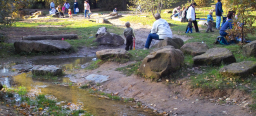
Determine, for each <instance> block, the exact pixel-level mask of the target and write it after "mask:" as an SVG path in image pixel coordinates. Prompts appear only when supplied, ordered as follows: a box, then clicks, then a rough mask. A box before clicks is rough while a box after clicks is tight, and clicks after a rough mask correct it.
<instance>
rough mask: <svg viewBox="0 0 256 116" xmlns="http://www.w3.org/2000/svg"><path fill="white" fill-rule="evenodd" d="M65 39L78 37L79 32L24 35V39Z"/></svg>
mask: <svg viewBox="0 0 256 116" xmlns="http://www.w3.org/2000/svg"><path fill="white" fill-rule="evenodd" d="M62 38H64V39H78V36H77V34H60V35H29V36H23V37H22V40H62Z"/></svg>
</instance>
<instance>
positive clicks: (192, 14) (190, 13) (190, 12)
mask: <svg viewBox="0 0 256 116" xmlns="http://www.w3.org/2000/svg"><path fill="white" fill-rule="evenodd" d="M195 6H196V3H192V4H191V6H190V7H189V8H188V11H187V19H188V20H189V19H191V20H192V23H193V24H194V27H195V30H196V32H199V29H198V26H197V21H196V13H195ZM187 28H188V27H187ZM186 31H187V29H186Z"/></svg>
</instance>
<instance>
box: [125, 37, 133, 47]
mask: <svg viewBox="0 0 256 116" xmlns="http://www.w3.org/2000/svg"><path fill="white" fill-rule="evenodd" d="M132 46H133V37H132V35H129V36H127V37H126V47H125V50H127V51H128V50H132Z"/></svg>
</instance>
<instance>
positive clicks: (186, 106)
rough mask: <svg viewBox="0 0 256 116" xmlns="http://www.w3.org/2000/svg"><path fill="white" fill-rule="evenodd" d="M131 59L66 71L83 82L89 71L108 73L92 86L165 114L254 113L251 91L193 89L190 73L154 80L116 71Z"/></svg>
mask: <svg viewBox="0 0 256 116" xmlns="http://www.w3.org/2000/svg"><path fill="white" fill-rule="evenodd" d="M133 63H134V62H128V63H124V64H119V63H115V62H106V63H104V64H102V65H101V66H100V67H99V68H97V69H95V70H87V71H84V70H76V71H73V72H68V71H67V72H66V74H70V75H72V76H70V77H69V78H70V80H71V81H72V82H75V83H77V84H79V85H83V84H86V82H87V81H86V80H85V78H84V77H86V76H88V75H90V74H98V75H106V76H109V80H108V81H106V82H104V83H101V84H100V86H95V87H94V88H95V89H97V90H99V91H103V92H106V93H117V92H118V95H119V96H121V97H124V98H134V99H135V100H138V101H141V102H142V104H143V105H145V106H146V107H148V108H151V109H154V110H155V111H156V112H159V113H163V112H167V113H168V114H173V115H175V114H182V115H184V116H191V115H209V114H211V115H226V113H227V114H229V115H244V116H252V115H254V114H251V113H249V112H250V111H249V108H248V104H249V103H252V101H251V98H250V95H247V94H245V93H242V92H239V91H236V90H215V91H210V92H209V91H204V90H202V89H193V88H191V87H190V86H189V81H188V78H190V76H189V75H183V78H181V79H178V80H176V81H171V80H168V81H169V82H167V80H162V82H158V83H157V82H152V81H150V80H149V79H145V78H140V77H138V76H136V75H131V76H126V75H124V74H122V73H121V72H118V71H115V69H116V68H119V67H124V66H127V65H129V64H133ZM193 70H194V71H195V70H196V71H201V70H202V69H200V67H199V68H193ZM196 71H195V72H196ZM227 98H228V99H227ZM220 99H221V100H220ZM223 101H224V102H225V103H224V102H223ZM226 101H229V102H226ZM231 101H232V102H231ZM233 101H235V102H233ZM223 112H224V113H223Z"/></svg>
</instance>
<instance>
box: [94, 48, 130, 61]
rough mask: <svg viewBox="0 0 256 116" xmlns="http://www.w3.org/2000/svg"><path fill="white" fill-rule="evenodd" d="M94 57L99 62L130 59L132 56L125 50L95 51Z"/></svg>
mask: <svg viewBox="0 0 256 116" xmlns="http://www.w3.org/2000/svg"><path fill="white" fill-rule="evenodd" d="M96 56H97V58H98V59H101V60H110V59H116V58H122V59H130V57H131V56H132V55H131V54H130V53H129V52H127V51H126V50H125V49H105V50H101V51H97V52H96Z"/></svg>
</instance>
